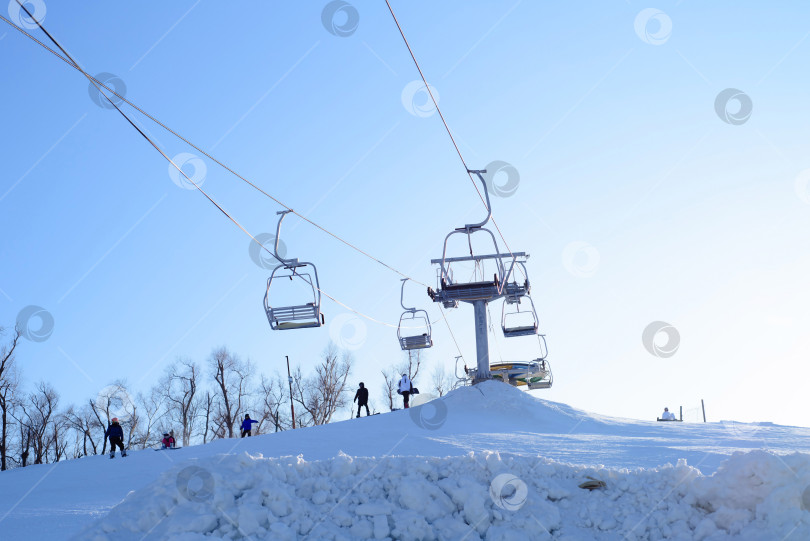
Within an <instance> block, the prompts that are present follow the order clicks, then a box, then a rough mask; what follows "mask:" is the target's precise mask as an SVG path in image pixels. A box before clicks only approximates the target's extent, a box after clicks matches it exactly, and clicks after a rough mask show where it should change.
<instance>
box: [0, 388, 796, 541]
mask: <svg viewBox="0 0 810 541" xmlns="http://www.w3.org/2000/svg"><path fill="white" fill-rule="evenodd" d="M425 398H426V397H422V400H425ZM589 479H596V480H601V481H603V482H604V483H605V487H604V488H601V489H596V490H593V491H590V490H586V489H583V488H580V487H579V485H580V484H582V483H583V482H585V481H588V480H589ZM0 480H2V481H1V482H2V488H3V490H2V491H0V531H1V532H2V538H3V539H30V538H34V539H40V538H50V539H53V538H57V539H63V538H71V537H73V538H74V539H82V540H98V541H101V540H107V539H109V540H113V539H115V540H122V541H126V540H130V539H132V540H135V539H168V538H171V539H178V540H182V541H194V540H202V539H210V538H223V539H279V540H283V539H304V538H307V539H466V540H476V539H503V540H510V539H521V540H524V539H552V538H553V539H569V540H574V539H606V540H607V539H610V540H612V539H616V540H619V539H699V540H704V539H705V540H709V541H713V540H719V539H757V540H758V539H763V540H764V539H783V538H786V539H797V540H799V539H810V511H808V509H810V430H808V429H805V428H795V427H783V426H777V425H772V424H767V423H765V424H756V425H746V424H740V423H734V422H720V423H700V424H691V423H656V422H655V421H652V422H645V421H633V420H629V419H615V418H608V417H603V416H599V415H594V414H589V413H587V412H583V411H580V410H577V409H575V408H571V407H569V406H566V405H564V404H558V403H554V402H549V401H545V400H541V399H538V398H535V397H533V396H530V395H529V394H526V393H524V392H523V391H520V390H518V389H514V388H512V387H509V386H507V385H505V384H502V383H498V382H488V383H485V384H481V385H478V386H476V387H468V388H463V389H458V390H456V391H453V392H452V393H450V394H448V395H446V396H445V397H443V398H441V399H438V400H434V401H432V402H428V403H426V404H424V405H422V406H418V407H413V408H411V409H410V410H401V411H396V412H392V413H387V414H382V415H377V416H372V417H368V418H361V419H359V420H358V419H352V420H349V421H345V422H338V423H333V424H330V425H326V426H323V427H314V428H308V429H303V430H296V431H290V432H283V433H279V434H271V435H265V436H258V437H253V438H245V439H239V440H219V441H216V442H213V443H210V444H208V445H204V446H196V447H188V448H185V449H181V450H179V451H172V452H153V451H151V450H146V451H134V452H131V453H130V455H129V456H128V457H127V458H123V459H122V458H120V457H116V459H115V460H110V459H109V458H107V457H88V458H84V459H79V460H74V461H68V462H62V463H59V464H55V465H43V466H34V467H29V468H25V469H21V470H12V471H9V472H4V473H3V474H0Z"/></svg>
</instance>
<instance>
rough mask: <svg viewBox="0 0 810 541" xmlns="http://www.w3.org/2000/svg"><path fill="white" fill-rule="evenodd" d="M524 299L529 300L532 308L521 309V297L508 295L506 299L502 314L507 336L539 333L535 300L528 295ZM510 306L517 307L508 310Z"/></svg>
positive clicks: (502, 326) (502, 324)
mask: <svg viewBox="0 0 810 541" xmlns="http://www.w3.org/2000/svg"><path fill="white" fill-rule="evenodd" d="M523 299H528V300H529V305H530V309H528V310H522V311H521V309H520V303H521V300H522V299H521V298H520V297H514V298H510V297H507V298H506V299H504V302H503V311H502V314H501V328H502V329H503V335H504V336H505V337H506V338H514V337H515V336H528V335H532V334H537V327H538V325H539V323H538V321H537V310H535V308H534V301H533V300H532V298H531V297H530V296H528V295H525V296H524V297H523ZM509 306H515V307H516V308H515V309H514V310H511V309H510V310H509V311H507V307H509Z"/></svg>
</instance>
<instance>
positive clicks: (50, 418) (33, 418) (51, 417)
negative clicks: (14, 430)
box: [21, 382, 59, 464]
mask: <svg viewBox="0 0 810 541" xmlns="http://www.w3.org/2000/svg"><path fill="white" fill-rule="evenodd" d="M58 405H59V394H58V393H57V392H56V391H55V390H54V388H53V387H51V385H50V384H48V383H45V382H40V383H39V384H38V385H37V389H36V391H34V392H33V393H31V394H30V395H29V396H28V400H26V402H25V403H24V404H23V405H22V412H23V415H24V420H23V419H21V421H22V422H24V423H25V424H26V425H27V427H28V428H29V429H30V434H31V445H32V446H33V448H34V464H43V461H45V462H47V459H48V456H47V453H48V449H49V448H50V446H51V444H52V443H53V433H52V430H53V427H52V426H51V425H52V424H53V422H54V421H55V417H56V408H57V407H58Z"/></svg>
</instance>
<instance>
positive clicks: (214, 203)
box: [0, 0, 397, 327]
mask: <svg viewBox="0 0 810 541" xmlns="http://www.w3.org/2000/svg"><path fill="white" fill-rule="evenodd" d="M17 3H18V4H19V5H20V7H22V9H24V10H25V12H26V13H27V14H28V16H29V17H30V18H31V20H33V21H34V22H36V23H37V26H38V27H39V28H40V30H42V31H43V32H44V33H45V35H46V36H48V38H49V39H50V40H51V41H52V42H53V44H54V45H56V47H58V48H59V50H60V51H62V53H63V54H64V55H65V58H64V59H65V61H66V62H68V63H69V64H70V65H71V66H73V67H75V68H76V69H77V70H79V71H80V72H81V73H82V74H83V75H84V76H85V77H86V78H87V79H88V80H89V81H90V82H91V84H92V85H93V86H94V87H95V88H96V90H98V92H99V94H101V95H102V96H104V98H105V99H106V100H107V101H108V102H109V103H110V105H112V106H113V107H114V108H115V110H116V111H118V112H119V113H120V114H121V116H123V117H124V118H125V119H126V121H127V122H128V123H129V124H130V125H131V126H132V127H133V128H135V129H136V130H137V131H138V133H139V134H141V136H143V138H144V139H146V141H148V142H149V144H150V145H152V147H153V148H154V149H155V150H157V151H158V152H159V153H160V155H161V156H163V157H164V158H165V159H166V160H167V161H168V162H169V163H170V164H171V165H172V166H173V167H174V168H175V169H177V171H178V172H179V173H180V174H181V175H183V177H184V178H185V179H186V180H188V181H189V182H190V183H191V184H192V185H193V186H194V187H195V188H196V189H197V190H198V191H199V192H200V193H201V194H203V195H204V196H205V198H206V199H208V201H209V202H211V204H213V205H214V206H215V207H216V208H217V209H218V210H219V211H220V212H222V214H224V215H225V216H226V217H227V218H228V219H229V220H230V221H231V222H233V223H234V224H235V225H236V226H237V227H238V228H239V229H241V230H242V231H243V232H244V233H245V234H246V235H247V236H248V237H250V238H251V240H252V241H253V242H255V243H256V244H258V245H259V246H260V247H261V248H262V249H263V250H264V251H266V252H267V253H269V254H270V255H272V256H273V257H274V258H275V259H277V260H278V261H279V262H280V263H281V264H284V261H283V260H282V259H281V258H279V257H278V256H277V255H276V254H275V253H274V252H271V251H270V250H269V249H268V248H267V247H266V246H264V244H262V243H261V242H259V241H258V240H257V239H256V237H254V236H253V235H252V234H251V233H250V232H249V231H248V230H247V229H245V227H244V226H242V224H240V223H239V222H238V221H237V220H236V219H235V218H234V217H233V216H231V215H230V214H229V213H228V211H226V210H225V209H224V208H223V207H222V206H221V205H220V204H219V203H217V202H216V201H215V200H214V199H213V198H212V197H211V196H210V195H208V193H207V192H206V191H205V190H203V189H202V188H201V187H200V185H199V184H197V183H196V182H194V181H193V180H192V179H191V178H190V177H189V176H188V175H187V174H186V173H185V172H184V171H183V169H182V168H181V167H179V166H178V165H177V164H176V163H174V161H173V160H172V159H171V158H169V156H168V155H167V154H166V153H165V152H163V150H161V149H160V147H158V145H157V144H156V143H155V142H154V141H152V139H151V138H150V137H149V136H148V135H146V133H144V131H143V130H141V128H140V127H138V125H137V124H135V123H134V122H133V121H132V119H130V118H129V117H128V116H127V114H126V113H125V112H124V111H122V110H121V109H120V108H119V107H118V105H116V104H115V102H113V101H112V100H111V99H110V98H109V96H107V95H106V94H105V93H104V92H103V91H102V90H101V87H100V86H99V84H100V83H97V82H96V80H95V78H93V77H91V76H90V75H89V74H88V73H87V72H86V71H85V70H84V69H83V68H82V67H81V66H80V65H79V64H78V62H76V61H75V60H74V59H73V57H71V56H70V54H69V53H68V52H67V51H66V50H65V49H64V48H63V47H62V46H61V45H60V44H59V42H58V41H56V39H54V37H53V36H51V34H50V33H49V32H48V31H47V30H45V28H44V27H43V26H42V24H41V23H40V22H39V20H37V19H36V18H35V17H34V16H33V14H32V13H31V12H30V11H28V8H26V7H25V5H23V4H22V3H21V2H20V0H17ZM0 17H2V16H0ZM2 18H3V20H5V21H6V22H9V23H10V21H8V19H6V18H5V17H2ZM10 24H12V25H13V26H15V27H17V26H16V25H14V24H13V23H10ZM26 34H27V32H26ZM105 88H106V86H105ZM316 289H318V291H320V292H321V294H323V295H324V296H326V297H327V298H329V299H331V300H332V301H334V302H335V303H337V304H339V305H340V306H343V307H344V308H346V309H347V310H349V311H351V312H354V313H355V314H357V315H358V316H361V317H364V318H366V319H368V320H370V321H373V322H375V323H379V324H381V325H385V326H387V327H397V325H391V324H390V323H386V322H384V321H380V320H378V319H375V318H373V317H371V316H369V315H366V314H364V313H362V312H360V311H358V310H355V309H354V308H351V307H350V306H348V305H346V304H344V303H342V302H340V301H339V300H337V299H336V298H335V297H333V296H331V295H329V294H328V293H326V292H325V291H323V290H322V289H320V288H316Z"/></svg>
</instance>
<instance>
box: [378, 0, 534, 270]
mask: <svg viewBox="0 0 810 541" xmlns="http://www.w3.org/2000/svg"><path fill="white" fill-rule="evenodd" d="M385 4H386V5H387V6H388V11H390V12H391V17H393V19H394V23H396V25H397V29H399V35H400V36H402V41H404V42H405V46H406V47H407V48H408V52H409V53H410V54H411V59H413V63H414V65H415V66H416V69H417V71H419V76H420V77H422V82H423V83H424V84H425V90H427V93H428V95H429V96H430V99H431V100H432V101H433V106H434V107H435V108H436V112H437V113H439V118H441V120H442V124H444V129H445V130H447V135H449V136H450V141H452V142H453V147H454V148H455V149H456V153H457V154H458V157H459V159H460V160H461V164H462V165H463V166H464V171H465V172H466V173H467V176H468V177H469V178H470V182H472V185H473V187H474V188H475V191H476V192H478V197H480V198H481V202H482V203H484V206H485V207H487V210H490V212H491V209H489V206H488V205H487V202H486V200H485V199H484V196H483V194H481V190H480V189H478V185H477V184H476V183H475V179H474V178H473V177H472V172H471V171H470V168H469V167H467V162H466V161H465V160H464V156H462V155H461V150H460V149H459V148H458V145H457V144H456V139H455V137H453V132H452V131H450V126H448V125H447V120H445V118H444V114H442V110H441V108H440V107H439V102H438V101H436V97H435V96H434V95H433V91H432V90H431V89H430V85H429V84H428V82H427V78H426V77H425V74H424V72H423V71H422V68H421V67H420V66H419V62H418V61H417V60H416V55H415V54H414V53H413V49H411V44H410V43H408V38H406V37H405V32H404V31H403V30H402V26H400V24H399V20H398V19H397V16H396V15H395V14H394V9H393V8H392V7H391V3H390V2H389V1H388V0H385ZM490 219H491V220H492V223H493V224H494V225H495V229H497V230H498V235H499V236H500V237H501V240H502V241H503V243H504V245H505V246H506V250H507V251H508V252H509V255H511V256H512V257H514V254H513V253H512V249H511V248H510V247H509V243H508V242H506V238H504V236H503V233H502V232H501V228H500V227H498V223H497V222H496V221H495V217H494V216H490ZM521 273H523V270H522V269H521ZM523 275H524V276H525V273H523Z"/></svg>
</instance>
